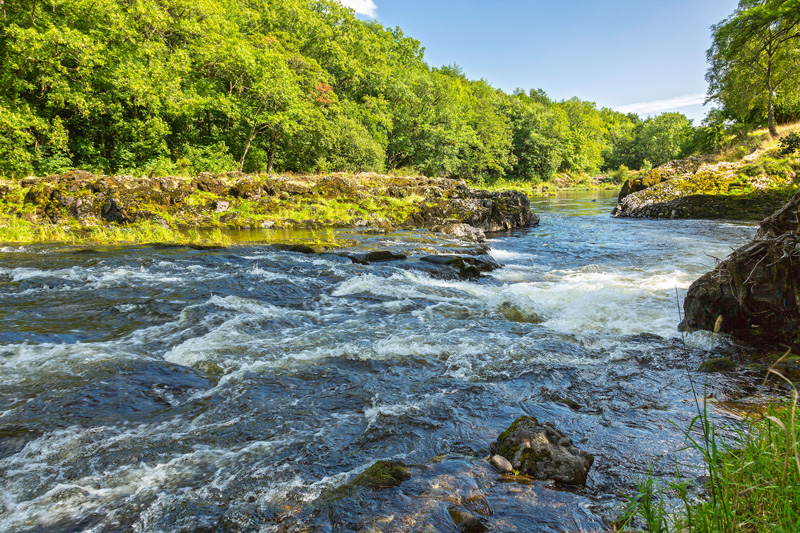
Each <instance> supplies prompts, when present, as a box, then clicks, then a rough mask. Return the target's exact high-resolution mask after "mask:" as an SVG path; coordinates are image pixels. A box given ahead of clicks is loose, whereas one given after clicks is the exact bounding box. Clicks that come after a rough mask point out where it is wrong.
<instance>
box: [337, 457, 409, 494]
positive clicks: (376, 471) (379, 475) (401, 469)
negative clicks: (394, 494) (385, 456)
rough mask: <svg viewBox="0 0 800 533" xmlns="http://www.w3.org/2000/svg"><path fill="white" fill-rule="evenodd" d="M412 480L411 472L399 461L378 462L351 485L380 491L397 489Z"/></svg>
mask: <svg viewBox="0 0 800 533" xmlns="http://www.w3.org/2000/svg"><path fill="white" fill-rule="evenodd" d="M410 478H411V470H410V469H409V468H408V467H407V466H406V465H405V464H403V463H401V462H399V461H378V462H377V463H375V464H374V465H372V466H371V467H369V468H367V469H366V470H364V471H363V472H362V473H361V474H359V475H358V476H357V477H356V478H355V479H354V480H353V481H352V483H351V484H352V485H355V486H359V487H368V488H370V489H373V490H380V489H388V488H392V487H397V486H398V485H400V484H401V483H402V482H403V481H406V480H407V479H410Z"/></svg>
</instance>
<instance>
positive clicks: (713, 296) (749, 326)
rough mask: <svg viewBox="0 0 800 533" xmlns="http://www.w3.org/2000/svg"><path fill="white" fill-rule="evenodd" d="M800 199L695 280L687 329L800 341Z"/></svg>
mask: <svg viewBox="0 0 800 533" xmlns="http://www.w3.org/2000/svg"><path fill="white" fill-rule="evenodd" d="M799 211H800V194H798V195H796V196H795V197H794V198H792V199H791V201H790V202H788V203H787V204H786V205H785V206H783V207H782V208H780V209H779V210H778V211H777V212H776V213H775V214H774V215H772V216H770V217H768V218H767V219H766V220H764V221H763V222H762V223H761V226H760V228H759V230H758V233H757V234H756V238H755V239H754V240H753V241H752V242H750V243H749V244H746V245H744V246H742V247H741V248H739V249H737V250H735V251H734V252H733V253H732V254H731V255H730V256H729V257H728V258H727V259H725V260H724V261H722V262H721V263H720V264H719V265H717V267H716V268H714V270H712V271H711V272H708V273H707V274H705V275H704V276H702V277H701V278H700V279H698V280H696V281H695V282H694V283H692V285H691V286H690V287H689V291H688V293H687V294H686V299H685V300H684V317H685V318H684V321H683V323H682V324H681V327H682V328H683V329H684V330H688V331H692V330H698V329H702V330H708V331H720V332H724V333H730V334H732V335H733V336H735V337H738V338H741V339H745V340H756V339H760V340H762V341H764V342H768V343H785V344H790V345H795V344H797V342H798V340H800V288H799V287H798V284H797V280H798V279H800V233H798V229H800V227H799V226H800V222H798V219H797V216H798V212H799Z"/></svg>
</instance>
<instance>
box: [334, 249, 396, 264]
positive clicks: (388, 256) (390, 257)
mask: <svg viewBox="0 0 800 533" xmlns="http://www.w3.org/2000/svg"><path fill="white" fill-rule="evenodd" d="M338 255H339V256H341V257H347V258H348V259H350V260H351V261H352V262H353V263H356V264H359V265H368V264H370V263H380V262H384V261H402V260H404V259H407V256H405V255H403V254H396V253H394V252H390V251H389V250H376V251H374V252H367V253H361V254H338Z"/></svg>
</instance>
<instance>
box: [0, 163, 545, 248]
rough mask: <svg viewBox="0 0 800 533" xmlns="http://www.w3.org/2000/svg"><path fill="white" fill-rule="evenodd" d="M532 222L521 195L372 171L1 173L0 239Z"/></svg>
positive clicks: (211, 239)
mask: <svg viewBox="0 0 800 533" xmlns="http://www.w3.org/2000/svg"><path fill="white" fill-rule="evenodd" d="M536 223H538V217H537V216H536V215H534V214H532V213H531V211H530V202H529V201H528V197H527V196H526V195H525V194H524V193H521V192H519V191H515V190H495V191H488V190H481V189H474V188H470V187H469V186H467V184H466V182H464V181H463V180H453V179H448V178H428V177H424V176H412V177H409V176H387V175H380V174H372V173H362V174H358V175H345V174H332V175H326V176H311V175H308V176H264V175H246V174H241V173H236V172H233V173H228V174H217V175H212V174H199V175H198V176H195V177H166V178H147V177H141V178H137V177H133V176H105V175H103V176H95V175H94V174H91V173H89V172H84V171H72V172H68V173H65V174H62V175H57V176H50V177H47V178H26V179H23V180H20V181H8V180H0V243H4V244H32V243H44V242H52V243H60V242H64V243H73V244H74V243H81V242H82V243H141V242H153V241H157V242H174V243H203V244H206V243H217V242H220V243H221V242H225V239H224V238H223V237H224V235H223V232H224V231H226V230H270V231H271V230H287V229H288V230H296V229H305V230H310V231H311V230H313V231H320V230H322V231H325V230H331V229H333V228H377V229H381V230H386V229H429V230H432V231H434V232H438V233H444V234H448V235H454V236H456V237H461V238H465V239H467V240H470V241H474V242H481V241H482V240H483V239H485V234H484V232H496V231H507V230H509V229H514V228H517V227H526V226H529V225H533V224H536Z"/></svg>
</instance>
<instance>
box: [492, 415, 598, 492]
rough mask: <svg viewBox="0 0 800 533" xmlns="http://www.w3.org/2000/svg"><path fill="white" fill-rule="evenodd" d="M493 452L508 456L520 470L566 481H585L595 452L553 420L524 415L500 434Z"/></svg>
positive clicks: (566, 482)
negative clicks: (579, 444)
mask: <svg viewBox="0 0 800 533" xmlns="http://www.w3.org/2000/svg"><path fill="white" fill-rule="evenodd" d="M491 449H492V452H494V453H496V454H498V455H500V456H501V457H504V458H506V459H507V460H508V461H509V462H510V463H511V465H512V466H513V467H514V469H515V470H517V471H519V473H521V474H523V475H526V476H529V477H532V478H534V479H552V480H554V481H556V482H559V483H563V484H566V485H585V484H586V477H587V476H588V474H589V469H590V468H591V467H592V464H593V463H594V456H593V455H592V454H590V453H587V452H585V451H583V450H581V449H579V448H577V447H575V446H574V445H573V444H572V440H570V439H569V438H568V437H567V436H566V435H564V434H563V433H561V432H560V431H559V430H557V429H556V428H555V427H553V425H552V424H550V423H545V424H539V421H538V420H536V418H534V417H532V416H521V417H519V418H517V419H516V420H515V421H514V423H513V424H511V426H510V427H509V428H508V429H507V430H505V431H504V432H503V433H501V434H500V436H499V437H498V438H497V442H494V443H493V444H492V446H491Z"/></svg>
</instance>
